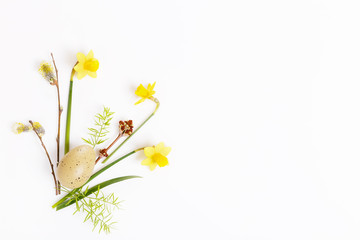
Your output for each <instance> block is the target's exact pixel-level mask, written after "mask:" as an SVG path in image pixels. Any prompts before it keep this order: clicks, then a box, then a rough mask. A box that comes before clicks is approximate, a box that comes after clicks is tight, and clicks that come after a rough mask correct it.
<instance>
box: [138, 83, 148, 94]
mask: <svg viewBox="0 0 360 240" xmlns="http://www.w3.org/2000/svg"><path fill="white" fill-rule="evenodd" d="M135 94H136V95H138V96H139V97H147V95H148V91H147V90H146V88H145V87H144V86H143V85H142V84H140V86H139V87H138V88H137V89H136V91H135Z"/></svg>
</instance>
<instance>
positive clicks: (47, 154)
mask: <svg viewBox="0 0 360 240" xmlns="http://www.w3.org/2000/svg"><path fill="white" fill-rule="evenodd" d="M29 123H30V124H31V126H32V127H33V130H34V132H35V133H36V136H38V138H39V140H40V143H41V145H42V147H43V148H44V150H45V153H46V156H47V157H48V159H49V164H50V167H51V174H52V175H53V178H54V182H55V194H56V195H58V194H60V191H59V187H58V181H57V180H56V176H55V171H54V165H53V164H52V162H51V158H50V155H49V153H48V151H47V149H46V147H45V144H44V142H43V140H42V137H41V136H40V135H39V134H38V133H37V131H36V130H35V128H34V124H33V122H32V121H31V120H29Z"/></svg>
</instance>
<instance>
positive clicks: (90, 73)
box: [87, 71, 97, 78]
mask: <svg viewBox="0 0 360 240" xmlns="http://www.w3.org/2000/svg"><path fill="white" fill-rule="evenodd" d="M87 74H88V75H89V76H90V77H92V78H96V77H97V74H96V72H90V71H88V72H87Z"/></svg>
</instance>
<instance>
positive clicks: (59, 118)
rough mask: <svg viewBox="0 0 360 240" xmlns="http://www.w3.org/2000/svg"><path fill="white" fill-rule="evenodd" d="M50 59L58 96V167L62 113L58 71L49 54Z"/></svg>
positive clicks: (57, 161)
mask: <svg viewBox="0 0 360 240" xmlns="http://www.w3.org/2000/svg"><path fill="white" fill-rule="evenodd" d="M51 57H52V60H53V64H54V68H55V73H56V82H55V86H56V90H57V96H58V112H59V114H58V132H57V137H56V143H57V152H56V157H57V159H56V166H58V165H59V161H60V121H61V113H62V109H61V104H60V88H59V76H58V70H57V67H56V64H55V59H54V55H53V54H52V53H51Z"/></svg>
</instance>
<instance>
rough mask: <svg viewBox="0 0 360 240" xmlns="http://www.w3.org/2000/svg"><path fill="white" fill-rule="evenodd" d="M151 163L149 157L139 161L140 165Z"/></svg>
mask: <svg viewBox="0 0 360 240" xmlns="http://www.w3.org/2000/svg"><path fill="white" fill-rule="evenodd" d="M152 163H153V160H152V159H151V158H146V159H145V160H143V161H142V162H141V165H146V166H149V165H150V164H152Z"/></svg>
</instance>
